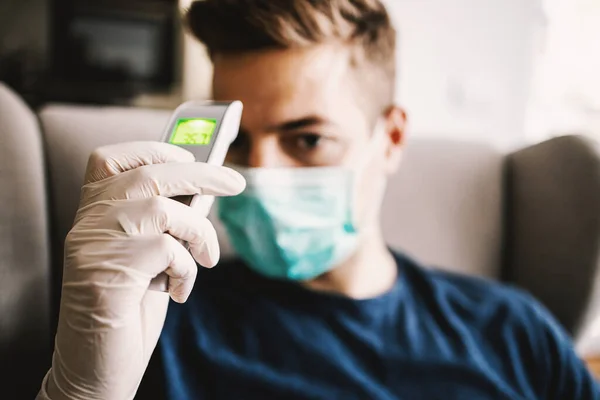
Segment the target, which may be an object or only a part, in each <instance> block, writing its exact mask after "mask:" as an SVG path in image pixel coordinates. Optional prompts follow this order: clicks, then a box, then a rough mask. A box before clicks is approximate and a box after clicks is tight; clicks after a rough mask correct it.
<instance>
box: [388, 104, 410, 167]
mask: <svg viewBox="0 0 600 400" xmlns="http://www.w3.org/2000/svg"><path fill="white" fill-rule="evenodd" d="M384 118H385V133H386V136H387V139H388V140H387V141H386V145H387V149H386V173H387V174H388V175H391V174H393V173H394V172H396V170H397V169H398V166H399V165H400V160H401V159H402V149H403V148H404V135H405V130H406V112H405V111H404V109H402V108H401V107H399V106H396V105H393V106H390V107H389V108H388V109H387V110H386V111H385V114H384Z"/></svg>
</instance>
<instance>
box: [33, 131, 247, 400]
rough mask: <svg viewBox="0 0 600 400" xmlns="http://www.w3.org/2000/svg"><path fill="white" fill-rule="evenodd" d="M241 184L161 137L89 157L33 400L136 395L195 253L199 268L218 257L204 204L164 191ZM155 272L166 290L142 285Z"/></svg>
mask: <svg viewBox="0 0 600 400" xmlns="http://www.w3.org/2000/svg"><path fill="white" fill-rule="evenodd" d="M244 186H245V182H244V179H243V178H242V177H241V175H239V174H238V173H237V172H235V171H233V170H231V169H228V168H225V167H218V166H211V165H208V164H205V163H197V162H194V156H193V155H192V154H191V153H189V152H188V151H186V150H184V149H181V148H179V147H176V146H172V145H169V144H165V143H154V142H138V143H127V144H119V145H113V146H107V147H102V148H100V149H98V150H96V151H95V152H94V153H93V154H92V156H91V157H90V160H89V163H88V168H87V172H86V181H85V185H84V186H83V189H82V193H81V201H80V206H79V210H78V211H77V215H76V217H75V222H74V225H73V228H72V229H71V231H70V232H69V234H68V236H67V238H66V243H65V263H64V276H63V287H62V299H61V305H60V317H59V323H58V330H57V334H56V346H55V350H54V355H53V359H52V368H51V369H50V371H49V372H48V374H47V375H46V378H45V379H44V386H43V387H42V391H41V392H40V395H39V396H38V398H50V399H52V400H59V399H85V400H94V399H104V400H121V399H131V398H133V397H134V395H135V392H136V390H137V388H138V386H139V384H140V381H141V379H142V376H143V374H144V371H145V369H146V367H147V365H148V361H149V359H150V356H151V354H152V352H153V351H154V348H155V347H156V343H157V341H158V337H159V335H160V332H161V330H162V327H163V323H164V320H165V316H166V312H167V306H168V300H169V294H170V296H171V298H172V299H173V300H175V301H177V302H184V301H185V300H186V299H187V297H188V296H189V294H190V291H191V289H192V287H193V284H194V280H195V278H196V273H197V266H196V263H195V262H194V259H195V260H196V261H198V263H200V264H201V265H202V266H204V267H212V266H214V265H215V264H216V263H217V261H218V259H219V246H218V243H217V237H216V232H215V230H214V228H213V226H212V224H211V223H210V222H209V221H208V220H207V219H206V215H207V214H208V209H206V208H207V207H204V208H205V209H197V208H191V207H188V206H187V205H184V204H181V203H179V202H177V201H175V200H172V199H169V197H172V196H178V195H193V194H195V193H200V194H204V195H215V196H222V195H236V194H239V193H240V192H241V191H242V190H243V189H244ZM175 238H177V239H182V240H184V241H186V242H188V243H189V248H190V251H187V250H186V249H185V248H184V246H183V245H181V244H180V243H179V242H178V241H177V240H176V239H175ZM190 252H191V254H190ZM192 256H193V258H192ZM163 271H164V272H166V273H167V274H168V275H169V277H170V279H169V294H167V293H162V292H156V291H149V290H148V285H149V283H150V281H151V280H152V278H154V277H155V276H157V275H158V274H159V273H161V272H163ZM44 391H46V392H45V393H44Z"/></svg>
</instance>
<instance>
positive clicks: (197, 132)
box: [169, 118, 217, 146]
mask: <svg viewBox="0 0 600 400" xmlns="http://www.w3.org/2000/svg"><path fill="white" fill-rule="evenodd" d="M216 126H217V121H216V120H214V119H207V118H181V119H178V120H177V123H176V125H175V128H174V129H173V133H172V134H171V138H170V139H169V143H171V144H178V145H188V146H206V145H208V144H209V143H210V139H211V138H212V136H213V134H214V133H215V128H216Z"/></svg>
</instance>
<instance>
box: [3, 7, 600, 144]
mask: <svg viewBox="0 0 600 400" xmlns="http://www.w3.org/2000/svg"><path fill="white" fill-rule="evenodd" d="M386 3H387V5H388V8H389V10H390V12H391V14H392V16H393V18H394V20H395V22H396V24H397V27H398V31H399V40H398V44H399V50H400V51H399V75H400V80H399V82H398V90H397V93H398V101H399V102H400V103H401V104H402V105H404V106H405V107H406V108H407V110H408V111H409V115H410V121H411V132H412V134H413V135H420V136H425V135H430V136H446V137H447V136H450V137H468V138H470V139H471V138H473V139H481V140H486V141H493V142H494V143H498V144H500V145H505V146H516V145H522V144H524V143H528V142H537V141H540V140H542V139H546V138H548V137H551V136H553V135H557V134H560V133H563V134H564V133H565V132H578V133H583V134H589V135H593V133H594V132H596V133H598V132H599V131H600V77H599V76H598V75H599V71H600V45H599V44H598V43H599V38H600V1H599V0H527V1H523V0H455V1H452V2H449V1H446V0H387V2H386ZM188 4H189V0H128V1H124V0H95V1H85V0H0V81H4V82H6V83H7V84H8V85H10V86H11V87H12V88H13V89H14V90H15V91H17V92H18V93H20V94H21V95H22V96H23V97H24V98H25V99H26V101H27V102H28V103H29V104H30V105H31V106H32V107H39V106H40V105H43V104H44V103H47V102H69V103H92V104H121V105H131V106H139V107H157V108H172V107H175V106H176V105H177V104H179V103H180V102H182V101H184V100H187V99H191V98H194V99H203V98H207V97H209V96H210V93H209V82H210V76H211V67H210V63H209V62H208V59H207V57H206V54H205V53H204V50H203V48H202V46H201V45H200V44H198V43H195V42H194V41H193V39H192V38H191V37H189V36H188V35H186V34H185V32H184V30H183V29H182V26H181V22H180V9H181V8H185V7H186V6H187V5H188Z"/></svg>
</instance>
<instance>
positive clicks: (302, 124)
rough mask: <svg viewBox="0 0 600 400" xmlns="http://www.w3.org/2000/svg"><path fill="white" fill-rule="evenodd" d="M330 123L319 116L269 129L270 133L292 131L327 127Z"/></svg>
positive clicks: (296, 120) (287, 122)
mask: <svg viewBox="0 0 600 400" xmlns="http://www.w3.org/2000/svg"><path fill="white" fill-rule="evenodd" d="M329 123H330V122H329V121H328V120H326V119H325V118H323V117H319V116H317V115H311V116H308V117H303V118H299V119H294V120H291V121H286V122H283V123H281V124H277V125H273V126H270V127H269V130H270V131H292V130H295V129H301V128H307V127H311V126H315V125H327V124H329Z"/></svg>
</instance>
